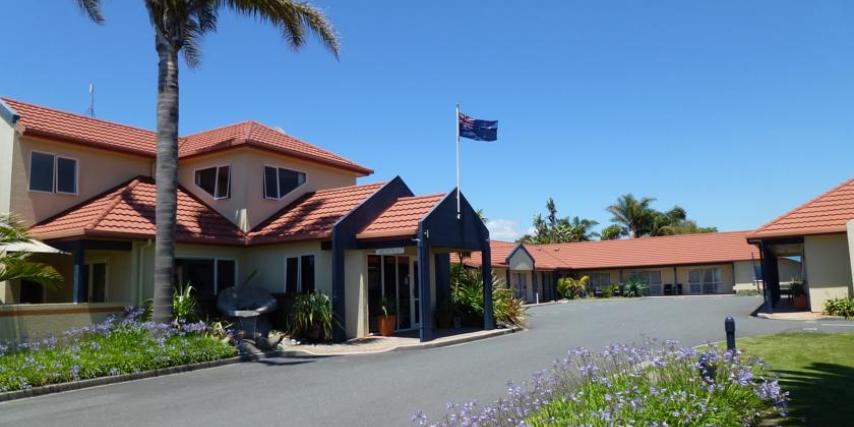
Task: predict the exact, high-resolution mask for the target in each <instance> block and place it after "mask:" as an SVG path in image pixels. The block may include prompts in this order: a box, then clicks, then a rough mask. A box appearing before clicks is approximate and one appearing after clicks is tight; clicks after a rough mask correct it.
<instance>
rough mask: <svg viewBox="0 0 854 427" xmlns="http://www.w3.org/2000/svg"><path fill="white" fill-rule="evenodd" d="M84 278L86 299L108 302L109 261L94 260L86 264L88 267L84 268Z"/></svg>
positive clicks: (88, 300)
mask: <svg viewBox="0 0 854 427" xmlns="http://www.w3.org/2000/svg"><path fill="white" fill-rule="evenodd" d="M83 275H84V276H85V277H84V280H83V283H85V284H86V292H85V295H86V301H87V302H106V301H107V263H106V262H103V261H100V262H93V263H91V264H86V269H85V270H83Z"/></svg>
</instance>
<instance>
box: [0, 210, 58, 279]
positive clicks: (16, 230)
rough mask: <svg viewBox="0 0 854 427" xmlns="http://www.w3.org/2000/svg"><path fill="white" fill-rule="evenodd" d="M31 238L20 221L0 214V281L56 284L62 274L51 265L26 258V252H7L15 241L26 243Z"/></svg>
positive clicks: (9, 215) (27, 256)
mask: <svg viewBox="0 0 854 427" xmlns="http://www.w3.org/2000/svg"><path fill="white" fill-rule="evenodd" d="M31 240H32V238H31V237H30V236H29V235H28V234H27V230H26V228H24V227H23V226H22V225H21V223H20V221H18V219H17V218H15V217H14V216H13V215H11V214H8V213H6V214H0V282H5V281H8V280H27V281H30V282H35V283H38V284H40V285H42V286H45V287H52V286H56V285H58V284H59V283H61V282H62V276H61V275H60V274H59V273H58V272H57V271H56V270H55V269H54V268H53V267H51V266H49V265H46V264H42V263H39V262H33V261H30V260H28V259H27V258H29V257H30V255H31V254H30V253H28V252H17V251H16V252H8V251H7V250H6V248H7V247H8V246H9V245H12V244H15V243H28V242H30V241H31Z"/></svg>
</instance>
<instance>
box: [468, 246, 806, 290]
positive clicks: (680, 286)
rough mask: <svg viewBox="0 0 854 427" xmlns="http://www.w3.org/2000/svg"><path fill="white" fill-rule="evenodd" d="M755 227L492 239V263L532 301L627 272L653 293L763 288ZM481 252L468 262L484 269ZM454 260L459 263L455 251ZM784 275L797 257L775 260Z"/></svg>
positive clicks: (793, 271) (596, 285)
mask: <svg viewBox="0 0 854 427" xmlns="http://www.w3.org/2000/svg"><path fill="white" fill-rule="evenodd" d="M750 233H751V232H749V231H734V232H721V233H700V234H685V235H677V236H663V237H641V238H637V239H621V240H605V241H591V242H577V243H561V244H548V245H527V244H517V243H511V242H502V241H495V240H493V241H492V242H491V247H492V250H491V255H490V257H489V265H490V266H491V267H492V269H493V271H495V272H496V274H497V275H498V276H499V277H501V278H503V279H504V281H505V283H507V284H509V285H508V286H509V287H510V289H511V290H512V291H513V293H514V295H516V297H518V298H521V299H523V300H525V301H526V302H528V303H537V302H543V301H550V300H554V299H555V298H556V297H557V294H556V288H557V280H558V279H559V278H561V277H575V278H579V277H582V276H588V277H589V278H590V284H589V291H590V292H591V293H593V294H600V293H601V291H602V289H604V288H606V287H609V286H613V285H620V284H621V283H623V282H624V281H625V280H626V279H628V278H629V277H637V278H639V279H641V280H642V281H643V282H644V283H646V284H647V290H646V293H647V296H666V295H716V294H732V293H735V292H736V291H747V290H753V291H756V292H762V289H763V287H762V269H761V258H760V251H759V250H758V249H757V247H756V246H754V245H752V244H750V243H749V242H748V240H747V236H748V235H749V234H750ZM484 258H485V257H483V256H482V254H480V253H477V252H473V253H471V254H466V255H465V256H464V257H463V265H465V266H466V267H470V268H481V267H482V266H483V259H484ZM452 261H453V262H459V261H458V259H457V257H456V256H455V255H452ZM776 262H777V264H778V267H777V268H778V271H780V272H781V273H780V274H781V275H782V277H789V278H792V277H799V276H800V274H801V263H800V261H799V260H798V259H797V258H794V257H780V258H779V259H776Z"/></svg>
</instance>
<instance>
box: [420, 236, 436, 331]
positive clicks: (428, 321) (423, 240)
mask: <svg viewBox="0 0 854 427" xmlns="http://www.w3.org/2000/svg"><path fill="white" fill-rule="evenodd" d="M418 231H419V233H418V285H419V286H418V287H419V289H418V292H419V294H420V300H421V301H420V303H421V304H420V305H421V307H419V310H421V330H420V338H421V342H424V341H430V340H432V339H433V311H432V310H431V309H430V308H431V304H430V243H428V242H427V234H426V233H424V232H423V230H422V229H421V227H419V228H418ZM436 268H437V269H438V268H439V265H438V264H437V265H436ZM437 276H438V274H437ZM437 285H438V283H437ZM437 291H438V289H437ZM437 297H438V292H437Z"/></svg>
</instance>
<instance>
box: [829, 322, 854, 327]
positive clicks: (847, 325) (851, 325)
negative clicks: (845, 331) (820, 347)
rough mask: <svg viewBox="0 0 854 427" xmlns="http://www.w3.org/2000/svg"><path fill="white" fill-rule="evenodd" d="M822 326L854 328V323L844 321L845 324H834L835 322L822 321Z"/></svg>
mask: <svg viewBox="0 0 854 427" xmlns="http://www.w3.org/2000/svg"><path fill="white" fill-rule="evenodd" d="M821 326H836V327H838V328H854V323H847V324H846V323H843V324H834V323H822V324H821Z"/></svg>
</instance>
